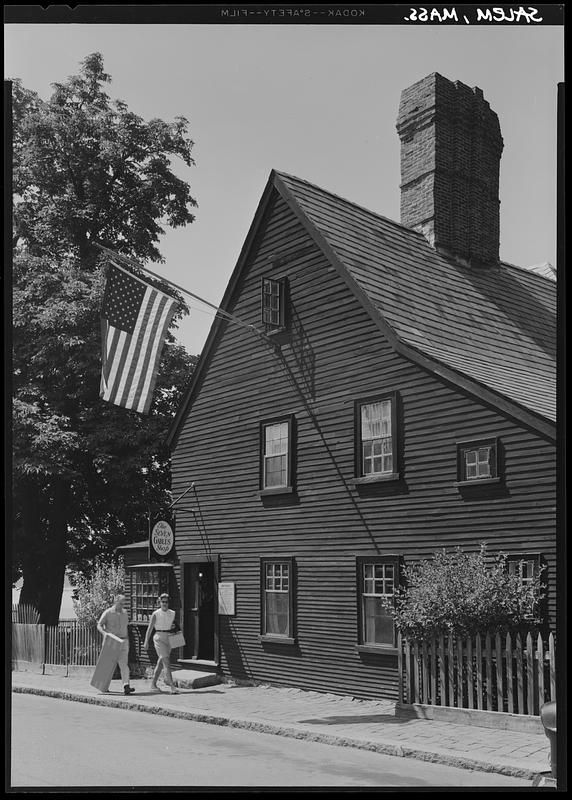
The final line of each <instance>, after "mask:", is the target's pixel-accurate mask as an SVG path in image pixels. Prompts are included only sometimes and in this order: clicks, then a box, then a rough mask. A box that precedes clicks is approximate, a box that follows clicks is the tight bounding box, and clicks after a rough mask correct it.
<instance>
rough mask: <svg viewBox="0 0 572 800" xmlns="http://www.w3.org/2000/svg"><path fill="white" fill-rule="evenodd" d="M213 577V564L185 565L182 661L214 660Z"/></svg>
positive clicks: (215, 611)
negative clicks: (183, 648) (183, 656)
mask: <svg viewBox="0 0 572 800" xmlns="http://www.w3.org/2000/svg"><path fill="white" fill-rule="evenodd" d="M216 599H217V595H216V575H215V567H214V564H213V562H212V561H204V562H197V563H194V562H193V563H186V564H185V565H184V575H183V633H184V636H185V641H186V645H185V659H191V660H193V661H213V662H214V661H216V660H217V655H218V654H217V647H216V639H217V635H216V634H217V631H216V622H217V603H216Z"/></svg>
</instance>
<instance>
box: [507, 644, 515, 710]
mask: <svg viewBox="0 0 572 800" xmlns="http://www.w3.org/2000/svg"><path fill="white" fill-rule="evenodd" d="M513 667H514V664H513V661H512V637H511V635H510V633H507V635H506V693H507V699H508V713H509V714H512V713H513V712H514V701H513V698H512V683H513V679H514V678H513Z"/></svg>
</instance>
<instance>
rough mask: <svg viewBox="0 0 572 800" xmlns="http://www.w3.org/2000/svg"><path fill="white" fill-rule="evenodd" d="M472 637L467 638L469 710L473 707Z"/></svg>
mask: <svg viewBox="0 0 572 800" xmlns="http://www.w3.org/2000/svg"><path fill="white" fill-rule="evenodd" d="M473 683H474V673H473V637H472V636H469V638H468V639H467V705H468V706H469V708H473V707H474V703H473Z"/></svg>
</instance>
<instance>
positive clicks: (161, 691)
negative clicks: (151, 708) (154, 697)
mask: <svg viewBox="0 0 572 800" xmlns="http://www.w3.org/2000/svg"><path fill="white" fill-rule="evenodd" d="M151 691H152V692H159V694H163V690H162V689H159V687H158V686H157V684H156V683H152V684H151Z"/></svg>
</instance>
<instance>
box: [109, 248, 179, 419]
mask: <svg viewBox="0 0 572 800" xmlns="http://www.w3.org/2000/svg"><path fill="white" fill-rule="evenodd" d="M141 284H142V285H141ZM176 306H177V301H176V300H175V299H174V298H172V297H170V296H169V295H166V294H164V292H161V291H160V290H159V289H156V288H155V287H154V286H151V285H150V284H147V283H146V282H145V281H141V280H140V279H139V278H137V277H136V276H134V275H131V274H130V273H128V272H127V271H126V270H123V269H121V268H120V267H118V266H117V265H116V264H113V263H112V265H111V267H110V271H109V273H108V277H107V284H106V288H105V295H104V301H103V307H102V311H101V316H102V319H101V328H102V371H101V389H100V396H101V397H102V398H103V400H106V401H107V402H110V403H113V404H115V405H118V406H123V407H124V408H129V409H132V410H134V411H138V412H140V413H143V414H147V413H149V409H150V407H151V401H152V399H153V390H154V387H155V380H156V376H157V371H158V368H159V362H160V358H161V351H162V348H163V344H164V341H165V336H166V334H167V331H168V329H169V326H170V324H171V320H172V318H173V314H174V313H175V309H176Z"/></svg>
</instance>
